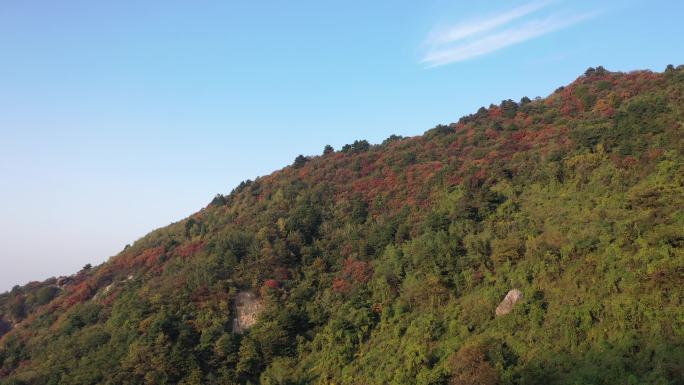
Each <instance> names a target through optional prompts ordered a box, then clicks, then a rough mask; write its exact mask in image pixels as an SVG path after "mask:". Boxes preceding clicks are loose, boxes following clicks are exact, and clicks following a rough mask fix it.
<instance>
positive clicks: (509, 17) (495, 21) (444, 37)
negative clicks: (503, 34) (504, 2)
mask: <svg viewBox="0 0 684 385" xmlns="http://www.w3.org/2000/svg"><path fill="white" fill-rule="evenodd" d="M549 3H550V1H540V2H536V3H530V4H526V5H523V6H520V7H518V8H514V9H511V10H510V11H507V12H503V13H499V14H496V15H492V16H490V17H488V18H482V19H477V20H467V21H464V22H461V23H458V24H456V25H453V26H451V27H447V28H439V29H436V30H433V31H432V32H431V33H430V36H428V38H427V43H428V44H446V43H452V42H454V41H457V40H461V39H463V38H466V37H468V36H471V35H475V34H478V33H481V32H486V31H489V30H491V29H494V28H496V27H499V26H501V25H504V24H506V23H508V22H511V21H513V20H515V19H518V18H521V17H523V16H526V15H529V14H530V13H532V12H534V11H536V10H539V9H541V8H543V7H545V6H547V5H548V4H549Z"/></svg>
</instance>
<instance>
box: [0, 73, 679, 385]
mask: <svg viewBox="0 0 684 385" xmlns="http://www.w3.org/2000/svg"><path fill="white" fill-rule="evenodd" d="M227 167H230V165H227ZM58 283H59V284H58ZM512 289H518V290H520V292H521V293H522V300H520V301H519V302H518V303H516V304H515V305H514V306H513V308H512V311H511V312H510V313H509V314H505V315H500V316H496V315H495V309H496V307H497V305H498V304H499V303H500V302H501V300H502V299H503V298H504V297H505V296H506V294H507V293H508V292H509V291H510V290H512ZM241 293H251V294H249V295H244V296H243V297H244V298H252V297H254V298H258V301H259V303H255V304H251V303H250V304H249V305H250V306H251V309H253V312H254V314H257V313H256V311H257V310H258V314H257V316H256V323H254V324H253V325H252V324H251V322H247V321H250V318H249V317H251V315H252V313H250V314H247V315H244V314H243V315H242V318H244V319H245V320H246V321H244V322H243V323H244V325H245V329H246V330H244V332H243V333H237V331H242V330H241V328H240V329H238V330H236V329H234V328H233V325H234V319H235V318H236V312H237V310H238V309H239V307H237V306H236V303H235V302H236V301H235V300H236V298H237V297H238V295H239V294H241ZM254 309H256V310H254ZM241 322H242V321H241ZM247 326H251V327H249V328H247ZM0 335H2V337H1V340H0V383H1V384H64V385H70V384H74V385H76V384H111V385H114V384H121V385H123V384H264V385H267V384H268V385H272V384H287V385H299V384H338V385H339V384H350V385H351V384H378V385H380V384H423V385H427V384H481V385H488V384H492V385H493V384H521V385H522V384H606V385H608V384H611V385H612V384H663V385H664V384H682V383H684V68H683V67H681V66H680V67H678V68H674V67H672V66H669V67H668V68H667V69H666V70H665V71H664V72H663V73H653V72H649V71H637V72H630V73H616V72H609V71H606V70H605V69H603V68H602V67H599V68H597V69H594V68H590V69H589V70H587V72H586V73H585V74H584V75H582V76H580V77H579V78H578V79H577V80H576V81H574V82H573V83H572V84H570V85H568V86H566V87H561V88H559V89H558V90H556V91H555V92H554V93H553V94H551V95H549V96H548V97H546V98H543V99H541V98H537V99H534V100H530V99H529V98H523V99H522V100H520V101H519V102H515V101H512V100H506V101H503V102H502V103H501V104H499V105H491V106H490V107H488V108H484V107H483V108H481V109H480V110H479V111H477V113H475V114H472V115H469V116H466V117H463V118H461V119H460V120H459V121H458V122H457V123H453V124H449V125H443V126H442V125H440V126H437V127H435V128H434V129H431V130H429V131H427V132H425V134H424V135H422V136H417V137H411V138H401V137H398V136H391V137H390V138H388V139H387V140H385V141H384V142H383V143H382V144H378V145H371V144H369V143H368V142H366V141H362V140H361V141H356V142H354V143H353V144H350V145H347V146H345V147H344V148H342V149H341V150H339V151H334V150H333V149H332V148H329V147H327V148H326V149H325V151H324V154H323V155H321V156H312V157H305V156H300V157H298V158H297V159H296V160H295V162H294V163H293V164H292V165H291V166H288V167H285V168H284V169H282V170H280V171H276V172H274V173H273V174H271V175H268V176H265V177H260V178H257V179H256V180H254V181H246V182H243V183H242V184H241V185H240V186H238V187H237V188H236V189H235V190H234V191H232V192H231V193H230V194H227V195H218V196H216V198H214V200H213V201H212V202H211V203H210V204H209V205H208V206H207V207H206V208H204V209H202V210H200V211H199V212H198V213H196V214H194V215H192V216H191V217H189V218H187V219H185V220H182V221H180V222H178V223H174V224H172V225H170V226H168V227H165V228H162V229H159V230H156V231H153V232H152V233H150V234H148V235H147V236H145V237H144V238H142V239H140V240H138V241H137V242H135V243H134V244H133V245H131V246H127V247H126V248H125V249H124V250H123V251H122V252H121V253H120V254H119V255H117V256H115V257H112V258H111V259H110V260H109V261H108V262H106V263H104V264H102V265H100V266H95V267H89V266H87V267H86V268H84V269H83V270H82V271H80V272H79V273H77V274H75V275H74V276H72V277H69V278H68V279H61V280H60V281H59V282H58V281H57V279H51V280H47V281H45V282H34V283H30V284H28V285H26V286H23V287H15V288H14V289H13V290H12V291H10V292H8V293H5V294H2V295H0Z"/></svg>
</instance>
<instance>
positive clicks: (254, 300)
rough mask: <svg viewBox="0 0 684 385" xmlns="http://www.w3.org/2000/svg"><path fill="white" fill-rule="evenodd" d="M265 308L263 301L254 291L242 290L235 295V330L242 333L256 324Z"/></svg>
mask: <svg viewBox="0 0 684 385" xmlns="http://www.w3.org/2000/svg"><path fill="white" fill-rule="evenodd" d="M263 308H264V304H263V302H262V301H261V300H260V299H259V298H258V297H257V296H256V295H255V294H254V293H252V292H248V291H242V292H240V293H238V295H237V296H236V297H235V314H236V316H235V318H233V332H235V333H238V334H242V333H244V332H245V331H246V330H247V329H249V328H250V327H252V326H254V324H255V323H256V321H257V317H258V316H259V314H261V311H262V310H263Z"/></svg>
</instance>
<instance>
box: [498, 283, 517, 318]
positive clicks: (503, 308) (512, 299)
mask: <svg viewBox="0 0 684 385" xmlns="http://www.w3.org/2000/svg"><path fill="white" fill-rule="evenodd" d="M522 296H523V295H522V292H521V291H520V290H518V289H513V290H511V291H509V292H508V294H506V297H505V298H504V299H503V301H501V303H500V304H499V306H497V307H496V316H497V317H498V316H500V315H505V314H508V313H510V312H511V310H513V306H515V304H516V303H517V302H518V301H520V300H521V299H522Z"/></svg>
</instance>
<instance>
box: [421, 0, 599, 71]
mask: <svg viewBox="0 0 684 385" xmlns="http://www.w3.org/2000/svg"><path fill="white" fill-rule="evenodd" d="M548 4H549V2H536V3H530V4H527V5H525V6H522V7H519V8H516V9H513V10H511V11H508V12H505V13H501V14H498V15H495V16H494V17H492V18H489V19H486V20H479V21H466V22H462V23H459V24H457V25H455V26H453V27H451V28H448V29H445V30H442V31H441V32H433V33H432V34H431V35H430V36H429V37H428V39H427V40H426V44H427V46H428V47H429V48H428V51H427V53H426V54H425V56H424V57H423V60H422V63H425V64H426V65H427V66H428V67H437V66H441V65H445V64H449V63H455V62H460V61H465V60H468V59H471V58H474V57H477V56H481V55H484V54H487V53H490V52H494V51H497V50H499V49H502V48H504V47H508V46H511V45H514V44H518V43H522V42H524V41H527V40H530V39H533V38H535V37H539V36H542V35H546V34H548V33H551V32H554V31H557V30H560V29H563V28H566V27H569V26H571V25H573V24H576V23H579V22H581V21H583V20H586V19H588V18H591V17H594V16H596V14H597V13H595V12H593V13H584V14H575V15H571V16H560V15H552V16H548V17H546V18H543V19H534V20H530V21H527V22H524V23H522V24H520V25H517V26H515V27H510V28H508V29H504V30H499V31H497V30H496V29H497V27H500V26H503V25H505V24H507V23H509V22H511V21H513V20H515V19H519V18H521V17H524V16H526V15H528V14H531V13H533V12H535V11H537V10H539V9H541V8H542V7H544V6H546V5H548ZM483 33H485V35H484V36H481V37H476V35H482V34H483ZM471 37H474V39H467V38H471Z"/></svg>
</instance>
